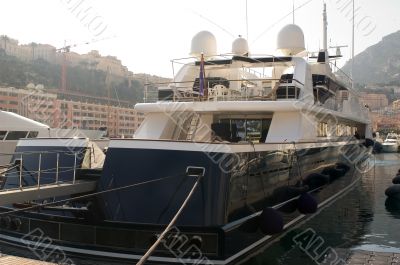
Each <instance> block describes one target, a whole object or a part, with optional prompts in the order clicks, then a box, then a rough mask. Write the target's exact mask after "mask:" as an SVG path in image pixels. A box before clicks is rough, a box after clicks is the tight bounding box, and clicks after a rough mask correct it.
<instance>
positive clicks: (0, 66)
mask: <svg viewBox="0 0 400 265" xmlns="http://www.w3.org/2000/svg"><path fill="white" fill-rule="evenodd" d="M144 77H145V74H141V75H140V76H135V75H134V76H133V80H129V79H128V78H123V77H120V76H115V75H111V76H109V77H108V78H107V74H106V73H105V72H104V71H101V70H94V69H89V68H87V67H85V66H84V65H78V66H73V67H72V66H69V67H68V70H67V88H68V90H70V91H77V92H81V93H84V94H88V95H93V96H103V97H106V96H107V94H108V90H107V82H108V83H109V84H110V88H111V90H110V92H111V93H110V96H111V97H112V98H115V99H123V100H127V101H130V102H131V103H136V102H141V101H143V91H144V81H143V80H145V78H144ZM60 80H61V66H60V65H58V64H52V63H50V62H47V61H45V60H42V59H37V60H34V61H23V60H20V59H18V58H16V57H14V56H10V55H7V54H5V52H4V51H1V49H0V86H11V87H16V88H25V87H26V85H27V84H29V83H34V84H43V85H44V87H45V88H48V89H58V88H59V87H60ZM147 80H149V81H150V82H151V81H155V80H157V81H160V80H166V79H164V78H160V77H157V76H150V75H148V77H147Z"/></svg>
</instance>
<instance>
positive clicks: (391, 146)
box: [382, 133, 400, 153]
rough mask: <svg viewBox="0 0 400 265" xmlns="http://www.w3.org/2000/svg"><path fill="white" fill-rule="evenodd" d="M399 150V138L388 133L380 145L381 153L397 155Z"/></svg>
mask: <svg viewBox="0 0 400 265" xmlns="http://www.w3.org/2000/svg"><path fill="white" fill-rule="evenodd" d="M399 148H400V137H399V135H397V134H395V133H389V134H388V135H387V137H386V139H385V141H384V142H383V143H382V152H384V153H397V152H399Z"/></svg>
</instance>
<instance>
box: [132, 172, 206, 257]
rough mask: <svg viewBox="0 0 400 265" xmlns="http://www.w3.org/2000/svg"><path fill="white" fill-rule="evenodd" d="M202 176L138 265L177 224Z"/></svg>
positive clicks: (198, 177)
mask: <svg viewBox="0 0 400 265" xmlns="http://www.w3.org/2000/svg"><path fill="white" fill-rule="evenodd" d="M201 177H202V176H200V175H199V176H197V180H196V183H195V184H194V185H193V188H192V189H191V190H190V192H189V194H188V196H187V197H186V199H185V201H184V202H183V203H182V205H181V207H180V208H179V210H178V212H177V213H176V214H175V216H174V218H172V220H171V222H170V223H169V224H168V226H167V227H166V228H165V230H164V231H163V232H162V233H161V235H160V236H159V237H158V239H157V241H156V242H155V243H154V244H153V245H152V246H151V247H150V248H149V250H148V251H147V252H146V253H145V254H144V255H143V257H142V258H141V259H140V260H139V262H138V263H136V265H143V264H144V263H145V262H146V261H147V259H148V258H149V257H150V255H151V254H152V253H153V252H154V250H156V248H157V247H158V245H159V244H160V243H161V241H162V240H163V239H164V237H165V235H166V234H167V233H168V232H169V231H170V230H171V228H172V226H173V225H175V223H176V220H178V217H179V216H180V215H181V213H182V211H183V209H184V208H185V206H186V204H187V203H188V202H189V200H190V198H191V197H192V195H193V193H194V191H195V190H196V188H197V186H198V184H199V183H200V180H201Z"/></svg>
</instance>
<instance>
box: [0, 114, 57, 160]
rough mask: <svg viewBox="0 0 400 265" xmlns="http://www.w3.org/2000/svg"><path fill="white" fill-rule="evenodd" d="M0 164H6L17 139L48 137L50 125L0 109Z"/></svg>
mask: <svg viewBox="0 0 400 265" xmlns="http://www.w3.org/2000/svg"><path fill="white" fill-rule="evenodd" d="M0 121H1V122H0V165H6V164H8V163H9V162H10V159H11V157H12V155H13V153H14V150H15V146H16V145H17V142H18V140H19V139H24V138H37V137H49V136H50V127H49V126H47V125H45V124H43V123H40V122H36V121H34V120H31V119H28V118H25V117H23V116H21V115H18V114H15V113H13V112H8V111H1V110H0Z"/></svg>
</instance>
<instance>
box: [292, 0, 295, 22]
mask: <svg viewBox="0 0 400 265" xmlns="http://www.w3.org/2000/svg"><path fill="white" fill-rule="evenodd" d="M292 7H293V11H292V13H293V24H294V11H295V9H294V0H293V6H292Z"/></svg>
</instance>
